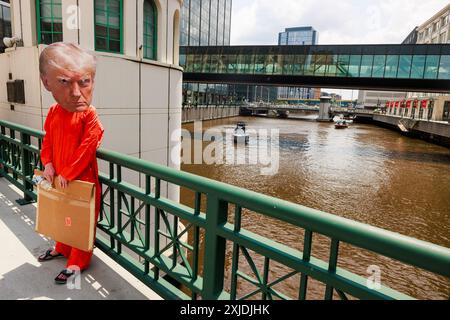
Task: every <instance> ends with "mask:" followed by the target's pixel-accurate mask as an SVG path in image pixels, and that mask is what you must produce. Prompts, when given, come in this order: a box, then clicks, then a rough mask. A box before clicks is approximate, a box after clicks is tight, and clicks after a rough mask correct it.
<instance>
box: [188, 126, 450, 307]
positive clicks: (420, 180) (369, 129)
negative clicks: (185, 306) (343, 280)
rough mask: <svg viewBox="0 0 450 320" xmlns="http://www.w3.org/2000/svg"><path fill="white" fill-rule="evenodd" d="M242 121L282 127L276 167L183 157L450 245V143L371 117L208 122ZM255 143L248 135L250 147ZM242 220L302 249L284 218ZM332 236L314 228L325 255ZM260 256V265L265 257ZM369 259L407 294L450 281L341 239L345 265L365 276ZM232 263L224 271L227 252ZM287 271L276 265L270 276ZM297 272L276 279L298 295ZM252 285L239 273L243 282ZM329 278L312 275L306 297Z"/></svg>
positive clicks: (445, 293)
mask: <svg viewBox="0 0 450 320" xmlns="http://www.w3.org/2000/svg"><path fill="white" fill-rule="evenodd" d="M237 121H245V122H246V123H247V126H248V128H251V129H256V130H258V129H268V130H270V129H272V128H275V129H279V130H280V141H279V146H280V167H279V171H278V173H277V174H276V175H274V176H263V175H261V174H260V169H261V168H260V167H261V165H251V164H241V165H232V164H226V163H225V164H220V165H209V166H207V165H183V166H182V169H183V170H184V171H188V172H191V173H195V174H198V175H201V176H205V177H208V178H211V179H215V180H219V181H222V182H225V183H229V184H232V185H236V186H239V187H243V188H246V189H250V190H253V191H256V192H260V193H263V194H266V195H270V196H274V197H277V198H281V199H284V200H288V201H291V202H294V203H297V204H301V205H304V206H307V207H311V208H314V209H318V210H322V211H325V212H329V213H332V214H335V215H339V216H342V217H345V218H348V219H352V220H356V221H359V222H363V223H367V224H370V225H373V226H376V227H380V228H383V229H387V230H390V231H394V232H398V233H401V234H404V235H407V236H411V237H414V238H418V239H421V240H425V241H429V242H432V243H435V244H438V245H441V246H445V247H450V224H449V221H450V209H449V208H450V196H449V195H450V150H449V149H446V148H443V147H439V146H436V145H433V144H429V143H427V142H424V141H421V140H416V139H411V138H408V137H405V136H402V135H401V134H399V133H397V132H393V131H390V130H386V129H383V128H379V127H376V126H372V125H365V124H352V125H350V127H349V128H348V129H345V130H335V129H334V126H333V125H332V124H328V123H316V122H313V121H296V120H289V119H288V120H281V119H267V118H233V119H222V120H216V121H209V122H205V123H203V128H204V129H208V128H212V127H214V128H218V129H221V130H224V129H225V128H229V127H230V126H234V125H235V124H236V122H237ZM184 128H186V129H188V130H192V129H193V126H192V125H189V124H188V125H185V126H184ZM251 147H252V143H250V146H248V147H247V148H251ZM253 147H254V146H253ZM182 202H183V203H186V204H189V203H192V196H191V195H190V194H188V193H186V192H182ZM243 228H245V229H248V230H250V231H252V232H254V233H257V234H260V235H263V236H265V237H268V238H270V239H273V240H276V241H278V242H281V243H284V244H288V245H290V246H291V247H293V248H296V249H299V250H302V247H301V245H302V242H303V233H302V230H299V229H298V228H294V227H292V226H289V225H287V224H285V223H282V222H279V221H275V220H271V219H269V218H265V217H262V216H260V215H257V214H255V213H250V212H249V213H247V214H244V216H243ZM329 245H330V242H329V239H326V238H321V237H315V238H314V244H313V250H314V251H313V255H314V256H316V257H318V258H321V259H324V260H327V259H328V258H327V257H328V253H329ZM227 255H230V252H228V253H227ZM256 260H257V261H258V262H257V265H260V266H261V268H262V265H263V260H261V259H260V260H261V261H260V260H258V259H256ZM370 265H377V266H379V267H380V268H381V271H382V282H383V284H384V285H388V286H391V287H392V288H394V289H397V290H399V291H401V292H404V293H406V294H409V295H413V296H415V297H418V298H425V299H447V298H448V297H449V296H450V282H449V281H448V280H446V279H445V278H443V277H437V276H435V275H433V274H430V273H428V272H424V271H422V270H418V269H416V268H412V267H409V266H404V265H402V264H399V263H396V262H393V261H391V260H390V259H387V258H384V257H380V256H378V255H374V254H372V253H369V252H365V251H363V250H359V249H356V248H353V247H351V246H349V245H345V244H344V245H342V246H341V248H340V257H339V266H341V267H344V268H346V269H349V270H351V271H353V272H355V273H357V274H359V275H361V276H364V277H367V276H368V275H367V272H366V271H367V268H368V267H369V266H370ZM226 268H227V275H228V274H229V270H230V269H231V265H230V264H229V263H228V262H227V265H226ZM260 270H262V269H260ZM274 270H275V271H274ZM286 273H287V271H286V270H284V269H283V267H281V266H276V265H274V266H273V270H272V268H271V273H270V277H275V278H277V277H280V276H282V275H284V274H286ZM227 280H228V279H227ZM298 280H299V279H298V277H297V278H296V277H293V278H290V279H288V280H286V281H285V282H283V284H280V286H281V287H280V286H278V287H277V288H278V289H280V290H282V291H283V292H287V293H291V294H292V296H295V295H296V292H297V294H298V283H299V281H298ZM240 283H241V282H240ZM246 285H247V284H245V283H244V282H242V287H243V288H244V289H245V286H246ZM249 286H250V285H249ZM323 288H324V287H323V286H321V285H320V284H318V283H314V281H313V282H312V283H311V285H310V289H311V292H310V295H309V296H308V298H314V299H320V298H323V293H324V291H323ZM248 290H250V288H248Z"/></svg>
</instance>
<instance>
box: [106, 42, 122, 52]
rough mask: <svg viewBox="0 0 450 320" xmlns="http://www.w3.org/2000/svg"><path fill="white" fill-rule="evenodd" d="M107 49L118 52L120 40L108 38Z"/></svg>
mask: <svg viewBox="0 0 450 320" xmlns="http://www.w3.org/2000/svg"><path fill="white" fill-rule="evenodd" d="M109 51H111V52H117V53H120V41H115V40H109Z"/></svg>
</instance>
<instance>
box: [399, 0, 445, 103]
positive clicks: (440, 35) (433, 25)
mask: <svg viewBox="0 0 450 320" xmlns="http://www.w3.org/2000/svg"><path fill="white" fill-rule="evenodd" d="M440 43H450V4H448V5H446V6H445V7H444V8H442V10H440V11H439V12H437V13H436V14H435V15H433V16H432V17H431V18H429V19H428V20H427V21H425V22H424V23H423V24H422V25H420V26H419V27H417V41H416V44H440ZM442 95H444V94H439V93H430V92H422V93H418V92H410V93H408V95H407V96H408V98H419V97H429V98H432V97H438V96H442Z"/></svg>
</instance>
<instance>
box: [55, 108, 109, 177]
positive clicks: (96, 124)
mask: <svg viewBox="0 0 450 320" xmlns="http://www.w3.org/2000/svg"><path fill="white" fill-rule="evenodd" d="M104 131H105V130H104V129H103V126H102V124H101V123H100V120H99V119H98V115H97V112H96V111H95V109H94V108H92V110H90V111H89V112H88V113H87V114H86V118H85V125H84V132H83V135H82V138H81V144H80V146H79V147H78V148H77V149H76V150H75V152H74V154H73V155H72V157H71V160H70V162H69V165H67V166H66V167H65V168H63V169H62V171H61V173H60V175H61V176H62V177H64V178H65V179H66V180H68V181H73V180H75V179H76V178H77V177H78V176H80V175H81V174H82V173H83V172H84V171H85V170H86V169H87V168H88V167H89V165H90V164H92V162H93V161H94V160H95V159H96V156H97V155H96V154H97V149H98V148H99V147H100V144H101V142H102V140H103V132H104Z"/></svg>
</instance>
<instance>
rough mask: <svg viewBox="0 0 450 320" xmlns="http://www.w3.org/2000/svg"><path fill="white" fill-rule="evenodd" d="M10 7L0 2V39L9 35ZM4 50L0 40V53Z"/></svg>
mask: <svg viewBox="0 0 450 320" xmlns="http://www.w3.org/2000/svg"><path fill="white" fill-rule="evenodd" d="M11 34H12V32H11V9H10V8H9V6H6V5H2V4H1V3H0V39H3V38H4V37H11ZM4 51H5V46H4V44H3V41H0V53H3V52H4Z"/></svg>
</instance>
